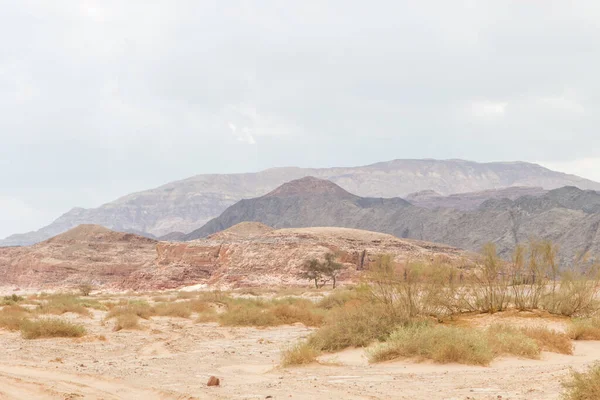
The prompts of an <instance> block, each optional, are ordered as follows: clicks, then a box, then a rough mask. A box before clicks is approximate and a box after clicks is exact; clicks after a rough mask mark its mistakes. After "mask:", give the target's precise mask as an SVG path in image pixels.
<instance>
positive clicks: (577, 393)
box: [562, 364, 600, 400]
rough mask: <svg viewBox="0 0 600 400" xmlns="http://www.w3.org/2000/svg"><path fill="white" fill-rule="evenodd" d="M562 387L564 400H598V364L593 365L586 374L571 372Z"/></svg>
mask: <svg viewBox="0 0 600 400" xmlns="http://www.w3.org/2000/svg"><path fill="white" fill-rule="evenodd" d="M563 387H564V388H565V393H564V394H563V397H562V398H563V399H564V400H593V399H600V364H596V365H593V366H592V367H590V368H589V369H588V370H587V371H586V372H575V371H573V372H572V373H571V376H570V378H569V380H567V381H566V382H564V383H563Z"/></svg>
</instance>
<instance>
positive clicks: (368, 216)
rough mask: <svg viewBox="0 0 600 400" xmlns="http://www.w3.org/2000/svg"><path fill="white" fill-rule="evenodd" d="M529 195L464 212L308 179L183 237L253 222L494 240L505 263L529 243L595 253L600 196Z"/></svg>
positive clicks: (567, 257) (474, 245) (449, 240)
mask: <svg viewBox="0 0 600 400" xmlns="http://www.w3.org/2000/svg"><path fill="white" fill-rule="evenodd" d="M533 194H534V195H531V194H529V195H524V196H520V197H518V198H516V199H513V200H511V199H510V198H490V199H488V200H486V201H484V202H483V203H481V204H480V205H479V206H478V207H476V208H475V209H468V210H463V209H457V208H425V207H419V206H416V205H413V204H411V203H410V202H408V201H407V200H404V199H402V198H387V199H386V198H374V197H360V196H357V195H354V194H351V193H349V192H347V191H346V190H344V189H342V188H341V187H340V186H338V185H336V184H334V183H333V182H330V181H326V180H322V179H319V178H314V177H306V178H302V179H299V180H295V181H292V182H289V183H287V184H284V185H282V186H281V187H279V188H277V189H276V190H274V191H272V192H270V193H268V194H267V195H264V196H261V197H258V198H255V199H249V200H242V201H240V202H238V203H236V204H235V205H233V206H231V207H229V208H228V209H227V210H225V211H224V212H223V213H222V214H221V215H220V216H219V217H217V218H215V219H213V220H211V221H209V222H208V223H207V224H206V225H204V226H203V227H202V228H200V229H198V230H195V231H193V232H191V233H190V234H188V235H186V236H184V237H183V238H182V239H183V240H195V239H199V238H203V237H206V236H209V235H211V234H213V233H215V232H218V231H221V230H224V229H227V228H229V227H231V226H233V225H236V224H238V223H240V222H243V221H255V222H261V223H263V224H266V225H269V226H272V227H274V228H290V227H294V228H297V227H306V226H336V227H346V228H356V229H365V230H369V231H377V232H384V233H389V234H392V235H395V236H397V237H400V238H411V239H418V240H426V241H429V242H436V243H444V244H448V245H451V246H456V247H460V248H463V249H467V250H471V251H479V250H481V248H482V247H483V245H484V244H485V243H487V242H493V243H495V244H496V245H497V248H498V250H499V253H500V255H501V256H504V257H509V256H510V254H511V252H512V251H513V249H514V248H515V246H516V245H517V244H519V243H525V242H527V241H528V240H530V239H548V240H551V241H553V242H554V243H556V244H557V245H558V246H559V248H560V255H561V258H562V260H563V261H566V262H570V261H573V260H577V259H578V258H579V257H580V256H581V254H583V253H585V252H590V253H592V254H600V232H599V227H600V194H599V193H597V192H595V191H592V190H581V189H579V188H576V187H573V186H568V187H563V188H559V189H554V190H550V191H540V190H535V191H534V193H533Z"/></svg>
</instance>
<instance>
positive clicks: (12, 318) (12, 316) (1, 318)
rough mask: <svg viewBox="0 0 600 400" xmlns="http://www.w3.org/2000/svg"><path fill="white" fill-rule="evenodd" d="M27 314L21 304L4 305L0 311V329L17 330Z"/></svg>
mask: <svg viewBox="0 0 600 400" xmlns="http://www.w3.org/2000/svg"><path fill="white" fill-rule="evenodd" d="M28 315H29V311H28V310H27V309H25V308H23V307H21V306H18V305H12V306H5V307H4V308H2V311H0V329H6V330H8V331H18V330H19V329H20V328H21V324H22V323H23V322H24V321H25V320H26V319H27V316H28Z"/></svg>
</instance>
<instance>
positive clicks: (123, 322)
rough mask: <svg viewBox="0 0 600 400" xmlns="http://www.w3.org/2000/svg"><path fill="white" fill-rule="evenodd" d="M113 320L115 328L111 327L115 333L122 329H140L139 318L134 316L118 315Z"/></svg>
mask: <svg viewBox="0 0 600 400" xmlns="http://www.w3.org/2000/svg"><path fill="white" fill-rule="evenodd" d="M115 319H116V321H115V326H114V327H113V330H114V331H115V332H118V331H121V330H124V329H141V326H140V324H139V320H140V317H138V316H137V315H136V314H119V315H117V316H116V317H115Z"/></svg>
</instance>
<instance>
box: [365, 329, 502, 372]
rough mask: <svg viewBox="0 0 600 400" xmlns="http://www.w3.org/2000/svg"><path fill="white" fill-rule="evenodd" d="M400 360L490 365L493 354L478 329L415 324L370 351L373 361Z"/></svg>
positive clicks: (394, 334)
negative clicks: (409, 358) (406, 358)
mask: <svg viewBox="0 0 600 400" xmlns="http://www.w3.org/2000/svg"><path fill="white" fill-rule="evenodd" d="M399 357H416V358H417V359H430V360H433V361H435V362H438V363H451V362H456V363H462V364H473V365H488V364H489V363H490V361H492V359H493V358H494V353H493V352H492V349H491V348H490V345H489V343H488V342H487V341H486V339H485V337H484V336H483V335H481V334H480V332H477V331H476V330H473V329H465V328H457V327H452V326H445V325H440V324H432V323H428V322H416V323H409V324H406V325H404V326H401V327H399V328H397V329H396V330H395V331H394V332H392V334H391V335H390V337H389V338H388V340H387V341H386V342H385V343H382V344H379V345H377V346H375V347H374V348H372V349H371V350H370V351H369V360H370V361H371V362H380V361H387V360H393V359H395V358H399Z"/></svg>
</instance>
